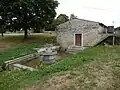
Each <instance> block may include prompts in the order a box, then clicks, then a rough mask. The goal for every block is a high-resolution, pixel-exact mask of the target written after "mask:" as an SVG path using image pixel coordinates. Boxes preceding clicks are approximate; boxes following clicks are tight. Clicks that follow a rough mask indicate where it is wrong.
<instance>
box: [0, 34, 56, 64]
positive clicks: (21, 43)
mask: <svg viewBox="0 0 120 90" xmlns="http://www.w3.org/2000/svg"><path fill="white" fill-rule="evenodd" d="M47 43H53V44H56V39H55V36H51V35H47V34H45V35H35V36H33V35H32V36H29V37H28V39H26V40H23V36H5V37H3V38H0V47H1V48H0V50H1V52H0V65H2V64H3V62H4V61H8V60H11V59H14V58H17V57H20V56H24V55H27V54H30V53H33V52H35V51H34V50H33V48H37V47H38V48H39V47H41V46H42V45H44V44H47ZM3 48H4V50H3Z"/></svg>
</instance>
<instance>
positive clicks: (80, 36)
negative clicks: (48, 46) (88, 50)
mask: <svg viewBox="0 0 120 90" xmlns="http://www.w3.org/2000/svg"><path fill="white" fill-rule="evenodd" d="M107 32H108V27H107V26H106V25H104V24H102V23H99V22H94V21H89V20H84V19H71V20H69V21H67V22H65V23H63V24H61V25H59V26H57V29H56V33H57V42H58V43H59V44H60V46H61V47H62V48H64V49H65V50H68V49H71V48H77V49H81V48H84V47H90V46H94V45H96V44H98V43H99V42H101V41H102V40H104V39H105V38H107V37H108V36H109V34H108V33H107Z"/></svg>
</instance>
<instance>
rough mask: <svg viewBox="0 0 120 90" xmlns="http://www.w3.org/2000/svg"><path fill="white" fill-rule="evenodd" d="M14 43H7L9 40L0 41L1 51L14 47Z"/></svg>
mask: <svg viewBox="0 0 120 90" xmlns="http://www.w3.org/2000/svg"><path fill="white" fill-rule="evenodd" d="M12 45H13V44H12V43H7V42H2V41H1V42H0V52H2V51H4V50H6V49H8V48H10V47H12Z"/></svg>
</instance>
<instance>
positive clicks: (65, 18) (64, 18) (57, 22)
mask: <svg viewBox="0 0 120 90" xmlns="http://www.w3.org/2000/svg"><path fill="white" fill-rule="evenodd" d="M68 20H69V17H68V16H67V15H65V14H60V15H59V16H58V17H57V18H56V19H54V20H53V22H52V23H51V24H49V25H48V26H47V27H46V30H47V31H51V30H52V31H55V28H56V26H58V25H60V24H62V23H65V22H67V21H68Z"/></svg>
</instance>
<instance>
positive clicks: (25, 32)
mask: <svg viewBox="0 0 120 90" xmlns="http://www.w3.org/2000/svg"><path fill="white" fill-rule="evenodd" d="M27 37H28V32H27V29H24V39H27Z"/></svg>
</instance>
